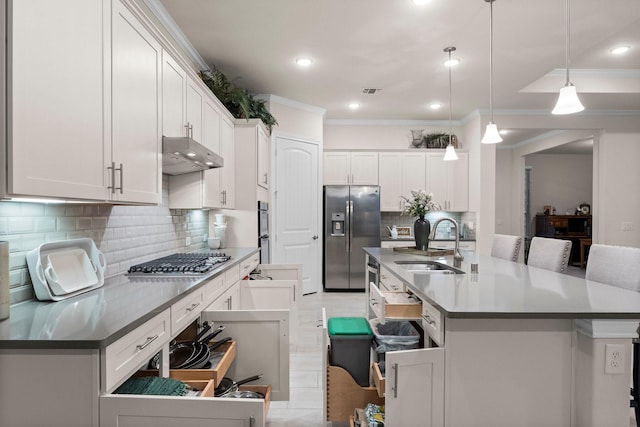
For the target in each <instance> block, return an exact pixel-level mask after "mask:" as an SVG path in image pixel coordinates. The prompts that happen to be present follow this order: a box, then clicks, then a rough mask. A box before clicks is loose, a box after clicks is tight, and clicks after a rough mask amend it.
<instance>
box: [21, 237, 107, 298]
mask: <svg viewBox="0 0 640 427" xmlns="http://www.w3.org/2000/svg"><path fill="white" fill-rule="evenodd" d="M27 266H28V267H29V274H30V275H31V281H32V283H33V289H34V292H35V294H36V298H38V299H39V300H53V301H60V300H63V299H66V298H70V297H72V296H75V295H79V294H81V293H83V292H88V291H90V290H92V289H96V288H99V287H101V286H102V285H103V284H104V270H105V268H106V266H107V265H106V260H105V257H104V254H103V253H102V252H100V251H99V250H98V248H97V247H96V244H95V243H94V241H93V240H91V239H88V238H82V239H72V240H61V241H56V242H48V243H43V244H41V245H40V246H38V247H37V248H35V249H33V250H32V251H29V252H28V253H27Z"/></svg>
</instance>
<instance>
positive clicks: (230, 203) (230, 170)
mask: <svg viewBox="0 0 640 427" xmlns="http://www.w3.org/2000/svg"><path fill="white" fill-rule="evenodd" d="M220 155H221V156H222V158H223V159H224V167H222V168H220V189H221V190H220V191H221V193H222V194H221V196H222V207H223V208H226V209H233V208H235V206H236V187H235V185H236V184H235V182H236V181H235V179H236V178H235V148H234V144H233V122H232V121H231V120H229V119H227V118H226V117H223V118H222V122H221V130H220Z"/></svg>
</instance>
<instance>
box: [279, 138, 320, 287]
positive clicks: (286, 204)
mask: <svg viewBox="0 0 640 427" xmlns="http://www.w3.org/2000/svg"><path fill="white" fill-rule="evenodd" d="M275 145H276V147H275V150H276V156H275V157H276V161H275V172H276V190H275V192H274V204H275V209H274V220H273V225H274V229H275V230H276V235H275V236H274V242H273V247H274V251H273V263H274V264H302V292H303V294H309V293H313V292H317V291H318V289H319V285H320V261H321V260H320V247H321V242H320V233H319V198H320V187H319V181H318V160H319V159H318V145H317V144H314V143H311V142H306V141H302V140H297V139H291V138H286V137H282V136H277V137H276V144H275Z"/></svg>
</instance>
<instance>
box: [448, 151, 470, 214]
mask: <svg viewBox="0 0 640 427" xmlns="http://www.w3.org/2000/svg"><path fill="white" fill-rule="evenodd" d="M446 163H448V165H449V188H448V191H449V208H448V209H449V210H450V211H455V212H466V211H467V210H468V209H469V153H458V160H455V161H452V162H446Z"/></svg>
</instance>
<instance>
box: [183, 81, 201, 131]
mask: <svg viewBox="0 0 640 427" xmlns="http://www.w3.org/2000/svg"><path fill="white" fill-rule="evenodd" d="M203 105H204V95H203V94H202V92H201V91H200V87H199V86H198V85H197V84H196V82H195V81H194V80H192V79H191V78H189V77H188V78H187V126H188V129H189V136H190V137H191V138H193V139H195V140H196V141H198V142H200V143H201V142H202V109H203Z"/></svg>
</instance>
